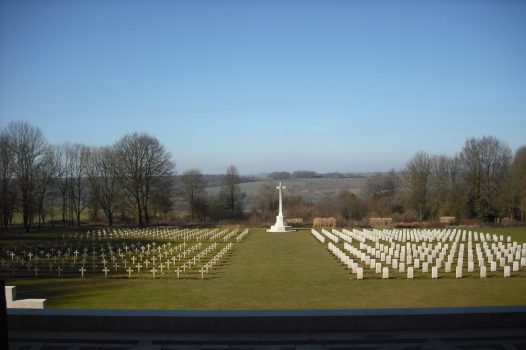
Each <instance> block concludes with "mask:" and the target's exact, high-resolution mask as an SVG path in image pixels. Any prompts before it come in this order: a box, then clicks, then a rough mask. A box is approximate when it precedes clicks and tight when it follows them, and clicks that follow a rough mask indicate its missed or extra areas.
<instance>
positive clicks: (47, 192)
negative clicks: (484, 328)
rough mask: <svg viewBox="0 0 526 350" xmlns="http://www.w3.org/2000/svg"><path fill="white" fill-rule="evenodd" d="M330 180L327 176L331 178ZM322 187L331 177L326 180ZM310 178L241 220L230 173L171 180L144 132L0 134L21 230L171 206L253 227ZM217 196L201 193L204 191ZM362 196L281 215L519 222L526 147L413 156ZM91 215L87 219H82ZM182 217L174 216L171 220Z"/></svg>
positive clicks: (3, 190)
mask: <svg viewBox="0 0 526 350" xmlns="http://www.w3.org/2000/svg"><path fill="white" fill-rule="evenodd" d="M329 175H330V176H329ZM329 175H327V176H324V177H327V178H339V177H340V176H333V175H332V174H329ZM305 177H307V178H312V177H319V175H318V174H317V173H315V172H312V171H297V172H293V173H292V174H290V173H287V172H275V173H271V174H270V176H269V179H270V181H269V182H267V183H265V184H263V185H262V186H260V187H259V191H258V193H257V198H256V199H257V200H256V205H255V207H254V208H251V209H252V211H251V212H250V211H244V210H243V209H244V208H243V203H244V199H245V194H244V193H243V192H242V191H241V190H240V187H239V184H240V183H241V182H245V181H252V180H254V179H251V178H243V179H242V178H241V177H240V175H239V173H238V170H237V168H236V167H235V166H233V165H232V166H229V167H228V168H227V170H226V174H223V175H213V176H210V175H204V174H202V172H201V171H200V170H199V169H191V170H188V171H185V172H184V173H183V174H181V175H179V176H176V175H175V161H174V160H173V158H172V155H171V154H170V153H169V152H167V151H166V149H165V147H164V145H163V144H162V143H161V142H160V141H159V140H158V139H156V138H155V137H153V136H151V135H148V134H145V133H130V134H127V135H124V136H123V137H121V138H120V139H119V140H117V142H115V143H114V144H112V145H108V146H102V147H92V146H86V145H81V144H70V143H66V144H61V145H52V144H49V143H48V142H47V141H46V139H45V137H44V135H43V133H42V131H41V130H40V129H39V128H37V127H34V126H32V125H30V124H28V123H25V122H11V123H10V124H9V125H8V126H6V127H5V128H3V129H2V130H0V221H1V226H2V230H4V231H6V230H8V229H10V228H12V227H13V222H14V218H15V217H16V222H21V223H22V225H23V227H24V229H25V230H26V231H29V230H30V229H31V228H33V227H35V226H36V227H38V228H40V227H41V226H42V225H44V224H47V225H48V226H49V225H52V226H54V225H62V226H74V225H80V224H81V221H82V220H84V221H87V220H89V221H92V222H100V221H105V222H106V223H107V224H108V225H113V224H114V223H119V224H137V225H139V226H146V225H150V224H152V223H160V222H167V221H171V219H172V218H173V215H170V213H173V210H174V204H175V203H174V199H177V200H178V201H179V202H182V203H183V206H184V209H185V213H186V217H184V218H183V221H184V222H185V223H190V222H194V223H197V222H200V223H203V222H208V223H211V222H217V221H220V220H232V219H233V220H238V219H242V218H244V219H246V218H249V219H252V220H253V222H256V223H260V224H263V223H265V224H266V223H268V222H272V221H273V220H274V218H275V215H276V212H277V200H278V199H277V191H276V189H275V182H276V179H284V180H286V179H288V178H305ZM211 181H212V185H214V186H215V189H216V190H217V191H211V190H208V191H207V187H210V185H211V183H210V182H211ZM365 181H366V183H365V190H364V191H363V192H360V193H353V192H351V191H348V190H340V191H338V192H337V193H335V194H333V195H326V196H324V197H322V198H321V199H317V200H315V201H308V200H306V199H305V198H303V197H302V196H301V195H298V194H293V193H289V194H287V195H286V196H285V199H284V201H285V209H286V215H287V217H289V218H303V219H304V220H305V221H306V222H308V221H309V220H312V219H313V218H314V217H324V216H326V217H332V216H335V217H337V218H338V219H339V221H340V222H341V223H346V222H358V221H360V220H363V219H365V218H367V217H392V218H393V219H394V220H396V221H423V220H438V219H439V218H440V217H442V216H450V217H455V218H456V219H457V220H462V219H476V220H478V221H484V222H495V221H500V220H501V219H503V218H506V219H510V220H519V221H522V222H524V221H526V146H523V147H521V148H520V149H518V150H517V151H516V152H515V153H513V152H512V151H511V149H510V148H509V146H508V145H506V144H505V143H504V142H502V141H500V140H498V139H496V138H495V137H492V136H485V137H482V138H470V139H468V140H467V141H466V143H465V145H464V147H463V148H462V149H461V151H460V152H459V153H458V154H456V155H454V156H447V155H431V154H428V153H426V152H423V151H421V152H418V153H416V154H415V155H414V156H413V157H412V158H411V159H410V160H409V161H408V162H407V164H406V166H405V167H404V168H403V169H402V170H400V171H396V170H391V171H389V172H387V173H377V174H372V175H371V174H369V175H368V176H367V177H366V180H365ZM88 215H91V217H88V218H87V216H88ZM179 217H181V215H179Z"/></svg>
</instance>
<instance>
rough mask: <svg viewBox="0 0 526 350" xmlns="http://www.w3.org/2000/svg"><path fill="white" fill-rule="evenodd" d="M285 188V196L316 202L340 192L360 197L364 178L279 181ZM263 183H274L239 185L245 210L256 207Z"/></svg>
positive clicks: (214, 189) (214, 190)
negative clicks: (243, 197)
mask: <svg viewBox="0 0 526 350" xmlns="http://www.w3.org/2000/svg"><path fill="white" fill-rule="evenodd" d="M279 181H281V182H282V183H283V185H284V186H286V187H287V189H286V190H285V191H286V192H285V193H284V195H285V196H289V195H300V196H302V197H303V198H305V199H306V200H309V201H316V200H319V199H322V198H324V197H327V196H332V195H334V194H336V193H337V192H338V191H340V190H348V191H351V192H353V193H355V194H357V195H362V194H363V191H364V189H365V182H366V178H365V177H358V178H308V179H296V178H292V179H287V180H284V179H281V180H279ZM265 183H276V184H277V181H276V180H271V179H259V180H257V179H255V180H254V181H251V182H245V183H242V184H240V185H239V187H240V189H241V191H242V192H244V193H245V195H246V197H245V199H244V206H245V208H246V209H252V208H255V207H256V206H257V195H258V191H259V189H260V188H261V186H263V185H264V184H265ZM220 189H221V186H212V187H208V188H207V192H209V193H211V194H216V193H219V191H220Z"/></svg>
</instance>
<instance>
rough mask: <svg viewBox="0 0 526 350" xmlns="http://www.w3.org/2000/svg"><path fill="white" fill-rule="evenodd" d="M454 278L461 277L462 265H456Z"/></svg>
mask: <svg viewBox="0 0 526 350" xmlns="http://www.w3.org/2000/svg"><path fill="white" fill-rule="evenodd" d="M455 277H456V278H462V266H457V271H456V274H455Z"/></svg>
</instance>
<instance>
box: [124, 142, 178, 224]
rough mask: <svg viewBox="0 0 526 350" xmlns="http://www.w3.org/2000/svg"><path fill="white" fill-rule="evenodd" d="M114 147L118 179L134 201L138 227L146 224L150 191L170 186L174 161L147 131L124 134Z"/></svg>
mask: <svg viewBox="0 0 526 350" xmlns="http://www.w3.org/2000/svg"><path fill="white" fill-rule="evenodd" d="M115 147H116V152H117V159H118V163H117V167H116V171H117V176H118V179H119V181H120V183H121V185H122V188H123V189H124V190H125V191H126V192H127V193H128V195H129V196H130V197H131V198H133V200H134V202H135V206H136V210H137V222H138V224H139V226H144V225H148V224H149V222H150V217H149V213H148V205H149V204H150V203H151V201H152V199H153V198H154V196H153V195H152V194H153V193H154V192H156V191H162V190H163V189H164V188H165V187H166V186H170V184H171V183H172V175H173V169H174V167H175V163H174V162H173V161H172V159H171V155H170V153H168V152H167V151H166V150H165V148H164V146H163V145H162V144H161V143H160V142H159V140H157V139H156V138H154V137H152V136H150V135H147V134H139V133H133V134H128V135H125V136H124V137H123V138H121V139H120V140H119V141H118V142H117V144H116V146H115Z"/></svg>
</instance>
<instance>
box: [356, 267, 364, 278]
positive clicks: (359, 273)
mask: <svg viewBox="0 0 526 350" xmlns="http://www.w3.org/2000/svg"><path fill="white" fill-rule="evenodd" d="M356 279H359V280H362V279H363V267H359V268H357V269H356Z"/></svg>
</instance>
